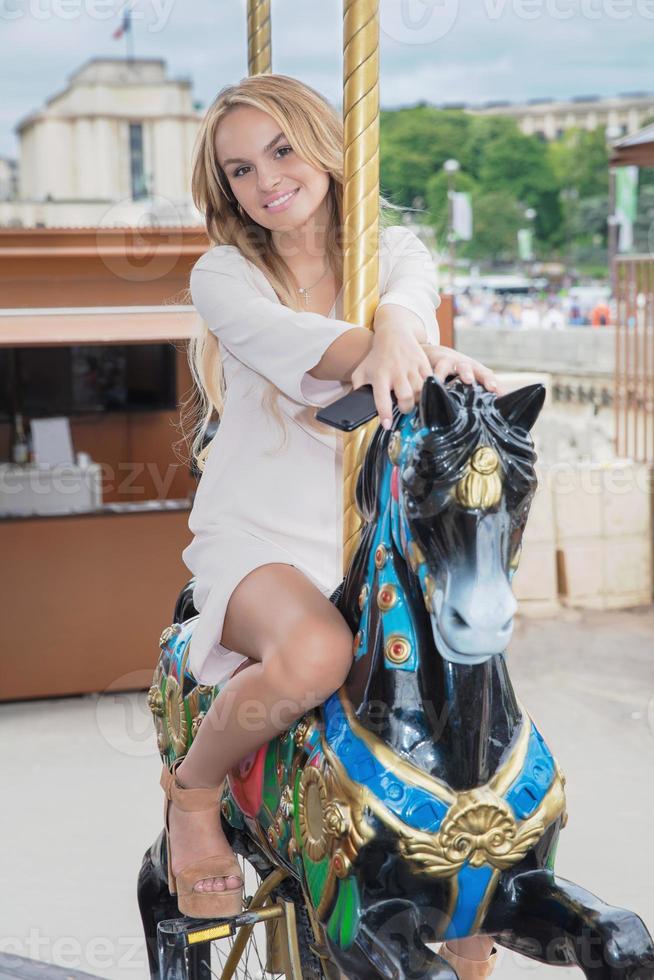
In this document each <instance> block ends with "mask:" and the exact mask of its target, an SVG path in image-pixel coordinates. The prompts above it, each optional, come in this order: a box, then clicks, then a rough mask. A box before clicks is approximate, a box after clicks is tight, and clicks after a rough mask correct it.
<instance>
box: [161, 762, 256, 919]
mask: <svg viewBox="0 0 654 980" xmlns="http://www.w3.org/2000/svg"><path fill="white" fill-rule="evenodd" d="M183 759H184V756H179V757H178V758H177V759H175V761H174V762H172V763H171V764H170V766H167V765H165V764H164V767H163V769H162V771H161V779H160V780H159V782H160V784H161V787H162V789H163V791H164V793H165V800H164V826H165V834H166V853H167V857H168V890H169V891H170V894H171V895H177V905H178V908H179V911H180V912H181V913H183V914H184V915H188V916H191V917H193V918H199V919H214V918H216V919H219V918H223V917H225V916H228V915H238V913H239V912H241V911H242V910H243V889H244V883H243V882H241V885H240V887H239V888H225V889H223V891H210V892H198V891H194V890H193V886H194V885H196V884H197V883H198V881H201V880H202V879H203V878H219V877H226V876H228V875H235V876H236V877H237V878H241V879H242V878H243V873H242V871H241V866H240V865H239V863H238V861H237V859H236V858H235V857H234V855H233V854H232V855H227V856H225V855H224V854H213V855H210V856H209V857H205V858H203V859H202V860H201V861H194V862H193V863H192V864H187V865H186V867H184V868H182V870H181V871H179V872H178V873H177V875H174V874H173V870H172V868H173V865H172V860H171V857H170V832H169V823H168V813H169V810H170V802H171V801H172V802H173V803H174V804H175V806H178V807H179V808H180V810H212V809H215V810H216V820H220V801H221V798H222V791H223V786H224V785H225V780H224V779H223V781H222V783H221V784H220V785H219V786H212V787H210V788H208V789H205V788H203V787H202V788H198V789H186V788H185V787H184V786H180V784H179V783H178V782H177V779H176V778H175V770H176V769H177V766H178V765H179V764H180V763H181V762H182V760H183Z"/></svg>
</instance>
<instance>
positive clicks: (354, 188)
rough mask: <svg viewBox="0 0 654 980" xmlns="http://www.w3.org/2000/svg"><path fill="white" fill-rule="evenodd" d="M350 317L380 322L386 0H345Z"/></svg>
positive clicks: (348, 530)
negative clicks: (382, 20) (382, 1)
mask: <svg viewBox="0 0 654 980" xmlns="http://www.w3.org/2000/svg"><path fill="white" fill-rule="evenodd" d="M343 125H344V135H343V185H344V195H343V224H344V228H343V232H344V243H345V251H344V262H343V319H344V320H348V321H349V322H350V323H356V324H358V325H359V326H365V327H368V329H369V330H372V325H373V317H374V314H375V310H376V309H377V304H378V302H379V262H378V251H379V0H343ZM378 424H379V421H378V419H376V418H375V419H372V420H371V421H370V422H368V423H367V424H366V425H364V426H360V427H359V428H358V429H356V430H355V431H354V432H350V433H345V434H344V443H343V573H344V574H345V573H346V572H347V570H348V568H349V565H350V561H351V559H352V555H353V554H354V552H355V550H356V547H357V545H358V543H359V536H360V530H361V523H362V522H361V515H360V514H359V512H358V510H357V508H356V504H355V489H356V481H357V477H358V475H359V470H360V468H361V463H362V461H363V456H364V454H365V450H366V448H367V446H368V443H369V441H370V438H371V436H372V434H373V432H374V431H375V429H376V428H377V425H378Z"/></svg>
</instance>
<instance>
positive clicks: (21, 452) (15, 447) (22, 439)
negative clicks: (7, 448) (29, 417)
mask: <svg viewBox="0 0 654 980" xmlns="http://www.w3.org/2000/svg"><path fill="white" fill-rule="evenodd" d="M11 458H12V460H13V462H14V463H18V464H25V463H29V461H30V458H31V449H30V444H29V439H28V437H27V433H26V432H25V422H24V420H23V415H22V413H21V412H17V413H16V414H15V415H14V430H13V433H12V439H11Z"/></svg>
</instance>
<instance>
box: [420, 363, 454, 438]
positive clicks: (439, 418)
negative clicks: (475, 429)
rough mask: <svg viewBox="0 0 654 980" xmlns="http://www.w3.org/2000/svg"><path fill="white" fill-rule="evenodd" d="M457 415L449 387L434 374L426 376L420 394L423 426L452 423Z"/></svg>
mask: <svg viewBox="0 0 654 980" xmlns="http://www.w3.org/2000/svg"><path fill="white" fill-rule="evenodd" d="M456 417H457V410H456V407H455V406H454V405H453V404H452V401H451V399H450V396H449V395H448V393H447V389H446V388H445V386H444V385H442V384H441V382H440V381H439V380H438V378H436V377H435V376H434V375H433V374H430V375H429V377H428V378H425V383H424V384H423V386H422V394H421V396H420V423H421V425H422V426H423V427H425V426H427V427H429V426H432V425H442V426H448V425H452V423H453V422H454V420H455V419H456Z"/></svg>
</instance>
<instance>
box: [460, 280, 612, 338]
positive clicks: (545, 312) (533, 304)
mask: <svg viewBox="0 0 654 980" xmlns="http://www.w3.org/2000/svg"><path fill="white" fill-rule="evenodd" d="M454 315H455V317H456V322H457V325H459V326H469V327H495V328H496V329H504V330H511V329H515V330H563V329H564V328H565V327H587V326H590V327H602V326H610V325H611V324H612V323H614V322H615V321H614V317H613V314H612V311H611V309H610V306H609V305H608V304H607V303H606V302H605V301H604V300H601V299H600V300H597V301H595V302H594V303H593V304H592V305H590V304H589V305H585V306H584V305H582V304H581V303H580V302H579V301H578V300H575V299H573V298H572V297H570V296H568V295H565V294H549V295H545V296H543V295H542V294H539V295H537V296H533V295H520V296H515V295H510V294H508V295H507V294H502V293H493V292H489V291H484V292H473V291H471V290H469V289H466V290H464V291H463V292H460V293H457V294H455V297H454Z"/></svg>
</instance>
